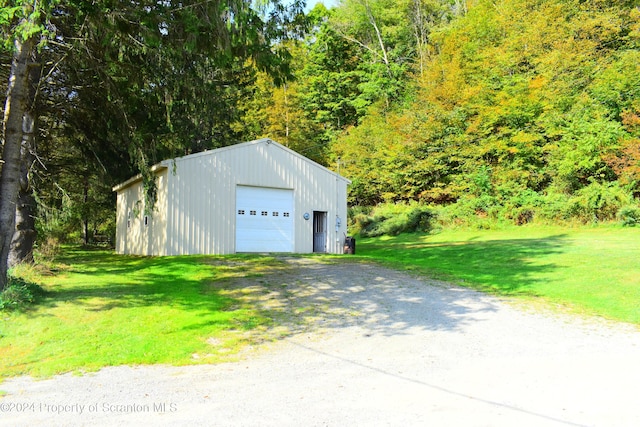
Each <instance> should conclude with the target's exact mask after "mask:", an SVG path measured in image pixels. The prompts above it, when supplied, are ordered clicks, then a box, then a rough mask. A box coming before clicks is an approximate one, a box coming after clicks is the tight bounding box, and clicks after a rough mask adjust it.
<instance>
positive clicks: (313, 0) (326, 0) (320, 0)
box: [306, 0, 338, 11]
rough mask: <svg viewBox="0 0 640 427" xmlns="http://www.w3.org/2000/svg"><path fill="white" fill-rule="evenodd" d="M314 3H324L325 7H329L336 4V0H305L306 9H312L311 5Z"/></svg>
mask: <svg viewBox="0 0 640 427" xmlns="http://www.w3.org/2000/svg"><path fill="white" fill-rule="evenodd" d="M316 3H324V5H325V6H326V8H327V9H331V8H332V7H333V6H335V5H336V4H338V0H307V9H306V10H307V11H309V10H311V9H313V6H315V5H316Z"/></svg>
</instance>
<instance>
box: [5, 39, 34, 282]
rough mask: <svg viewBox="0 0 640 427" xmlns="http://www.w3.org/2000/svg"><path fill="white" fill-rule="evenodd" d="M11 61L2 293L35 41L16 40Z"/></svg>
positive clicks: (14, 213)
mask: <svg viewBox="0 0 640 427" xmlns="http://www.w3.org/2000/svg"><path fill="white" fill-rule="evenodd" d="M14 45H15V52H14V54H13V60H12V62H11V72H10V74H9V86H8V88H7V99H6V102H5V110H4V111H5V114H4V121H3V124H4V147H3V150H2V172H1V173H0V290H3V289H4V288H5V286H6V285H7V269H8V263H7V261H8V258H9V249H10V247H11V240H12V238H13V233H14V231H15V224H16V201H17V199H18V192H19V190H20V164H21V162H20V157H21V156H20V151H21V148H22V121H23V118H24V114H25V111H26V110H27V99H28V94H29V60H30V58H31V53H32V51H33V48H34V38H33V37H30V38H28V39H27V40H25V41H24V42H22V41H20V39H19V38H16V40H15V42H14Z"/></svg>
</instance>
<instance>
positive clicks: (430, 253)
mask: <svg viewBox="0 0 640 427" xmlns="http://www.w3.org/2000/svg"><path fill="white" fill-rule="evenodd" d="M327 259H328V260H331V259H337V260H341V261H346V262H349V261H354V262H358V261H359V260H364V261H376V262H381V263H384V264H387V265H389V266H392V267H394V268H398V269H405V270H409V271H412V272H414V273H417V274H422V275H425V276H428V277H433V278H437V279H443V280H448V281H452V282H454V283H456V284H459V285H463V286H470V287H473V288H476V289H481V290H483V291H486V292H490V293H493V294H497V295H504V296H513V297H517V298H521V299H522V300H523V301H524V302H525V303H530V302H532V301H535V303H536V304H538V303H542V304H547V305H552V306H561V307H567V308H569V309H571V310H573V311H578V312H581V313H585V314H589V315H598V316H603V317H606V318H609V319H615V320H620V321H624V322H630V323H635V324H640V228H639V229H636V228H620V227H613V226H610V227H597V228H559V227H552V228H540V227H519V228H512V229H507V230H502V231H496V230H491V231H468V230H467V231H464V230H462V231H461V230H456V231H446V232H442V233H440V234H435V235H424V234H405V235H400V236H398V237H381V238H372V239H358V242H357V255H356V256H339V257H327ZM282 268H284V266H283V263H282V261H280V260H278V259H277V258H274V257H265V256H259V255H255V256H227V257H203V256H185V257H165V258H146V257H132V256H121V255H115V254H113V253H112V252H110V251H106V250H81V249H78V248H66V249H65V250H64V251H63V253H62V255H61V256H59V257H58V258H57V259H56V260H55V262H54V263H53V264H52V269H51V271H46V270H45V272H46V273H47V274H45V275H43V274H39V275H38V274H36V275H33V271H31V270H29V269H26V270H25V271H23V272H22V275H23V277H24V276H25V275H29V274H31V277H26V278H27V279H29V280H30V281H36V282H38V283H40V284H41V285H42V286H43V287H44V288H45V289H46V290H47V292H48V293H47V295H46V296H45V297H44V298H43V299H42V300H41V301H40V303H39V304H37V305H35V306H33V307H32V308H30V309H28V310H27V311H22V312H7V311H4V312H2V311H0V358H1V359H2V363H1V364H0V377H6V376H13V375H21V374H30V375H34V376H49V375H52V374H56V373H61V372H69V371H77V372H80V371H91V370H96V369H99V368H101V367H104V366H110V365H125V364H126V365H132V364H154V363H167V364H172V365H181V364H193V363H214V362H218V361H225V360H232V359H233V358H235V357H237V355H238V353H239V352H242V351H243V349H245V348H246V347H247V345H251V344H255V343H259V342H261V341H263V340H267V341H268V340H272V339H278V338H280V337H281V336H283V335H286V333H287V332H286V328H284V329H283V328H279V326H280V325H282V324H285V323H287V322H289V321H292V319H291V318H287V317H286V316H291V317H295V314H289V313H288V311H287V309H281V310H280V311H277V310H272V309H269V310H260V309H258V308H257V306H258V305H257V304H256V303H255V302H256V301H257V300H256V299H254V300H252V298H259V297H268V295H269V292H271V290H272V289H270V287H274V286H275V287H277V286H279V285H278V283H271V280H272V279H273V278H274V277H276V276H275V275H271V273H274V272H276V271H278V270H279V269H282ZM18 273H20V272H18ZM251 276H253V277H259V278H260V279H258V280H257V281H255V284H259V286H257V287H256V286H254V288H257V291H256V290H255V289H254V290H252V291H249V290H248V289H245V288H243V287H242V286H235V287H233V286H227V284H229V283H231V282H230V280H234V279H235V278H241V277H245V278H246V277H251ZM273 280H275V279H273ZM232 288H233V289H232ZM252 292H254V293H255V292H257V293H258V294H256V295H254V294H252ZM300 309H301V310H304V308H300ZM294 321H295V320H294ZM274 331H277V332H274ZM278 334H281V335H278Z"/></svg>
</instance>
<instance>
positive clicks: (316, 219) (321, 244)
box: [313, 211, 327, 253]
mask: <svg viewBox="0 0 640 427" xmlns="http://www.w3.org/2000/svg"><path fill="white" fill-rule="evenodd" d="M313 252H320V253H325V252H327V213H326V212H319V211H313Z"/></svg>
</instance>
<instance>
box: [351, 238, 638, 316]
mask: <svg viewBox="0 0 640 427" xmlns="http://www.w3.org/2000/svg"><path fill="white" fill-rule="evenodd" d="M357 243H358V246H357V248H358V249H357V251H358V253H359V254H360V255H359V258H361V259H370V260H375V261H378V262H382V263H384V264H385V265H388V266H391V267H393V268H398V269H404V270H407V271H413V272H416V273H418V274H424V275H428V276H430V277H434V278H438V279H442V280H446V281H451V282H453V283H455V284H457V285H461V286H468V287H472V288H475V289H479V290H481V291H484V292H488V293H491V294H494V295H498V296H505V297H519V298H525V299H527V300H529V301H532V300H537V301H540V300H542V301H543V302H544V303H545V304H547V305H551V306H561V307H566V308H568V309H570V310H571V311H574V312H578V313H583V314H588V315H596V316H602V317H604V318H607V319H612V320H617V321H622V322H628V323H633V324H640V229H638V228H623V227H619V226H599V227H578V228H568V227H567V228H565V227H533V226H532V227H513V228H507V229H504V230H450V231H443V232H442V233H439V234H432V235H425V234H405V235H400V236H396V237H380V238H369V239H359V240H358V242H357Z"/></svg>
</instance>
